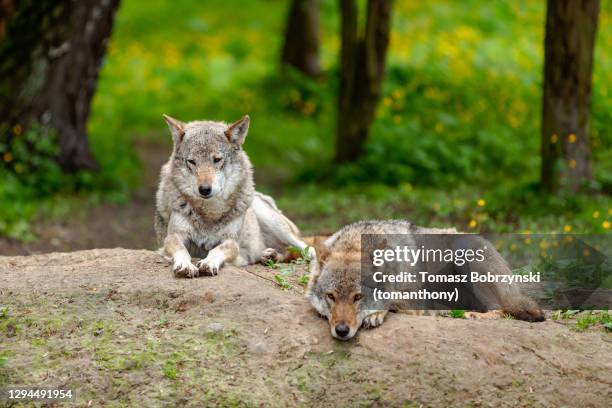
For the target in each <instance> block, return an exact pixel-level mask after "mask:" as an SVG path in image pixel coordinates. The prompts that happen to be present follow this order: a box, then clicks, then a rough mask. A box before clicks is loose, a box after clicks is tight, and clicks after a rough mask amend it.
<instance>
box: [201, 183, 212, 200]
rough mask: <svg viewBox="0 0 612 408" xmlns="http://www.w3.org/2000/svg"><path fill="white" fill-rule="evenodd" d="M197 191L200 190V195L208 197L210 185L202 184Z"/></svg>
mask: <svg viewBox="0 0 612 408" xmlns="http://www.w3.org/2000/svg"><path fill="white" fill-rule="evenodd" d="M198 191H199V192H200V195H201V196H202V197H204V198H208V197H210V193H211V192H212V187H211V186H209V185H208V184H202V185H201V186H200V187H198Z"/></svg>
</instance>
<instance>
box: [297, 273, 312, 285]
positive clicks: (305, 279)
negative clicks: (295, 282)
mask: <svg viewBox="0 0 612 408" xmlns="http://www.w3.org/2000/svg"><path fill="white" fill-rule="evenodd" d="M309 278H310V277H309V276H308V274H304V275H302V276H300V280H299V282H300V285H302V286H306V285H308V279H309Z"/></svg>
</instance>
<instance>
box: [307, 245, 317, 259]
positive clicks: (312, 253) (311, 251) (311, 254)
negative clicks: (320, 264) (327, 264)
mask: <svg viewBox="0 0 612 408" xmlns="http://www.w3.org/2000/svg"><path fill="white" fill-rule="evenodd" d="M316 257H317V252H316V251H315V249H314V248H313V247H311V246H309V247H308V260H309V261H310V260H313V259H315V258H316Z"/></svg>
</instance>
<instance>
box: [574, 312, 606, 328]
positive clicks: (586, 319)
mask: <svg viewBox="0 0 612 408" xmlns="http://www.w3.org/2000/svg"><path fill="white" fill-rule="evenodd" d="M598 324H601V325H603V326H604V328H605V329H606V330H612V314H610V313H609V312H589V314H588V315H587V316H583V317H580V318H579V319H578V320H577V321H576V326H575V330H577V331H585V330H586V329H588V328H589V327H591V326H596V325H598Z"/></svg>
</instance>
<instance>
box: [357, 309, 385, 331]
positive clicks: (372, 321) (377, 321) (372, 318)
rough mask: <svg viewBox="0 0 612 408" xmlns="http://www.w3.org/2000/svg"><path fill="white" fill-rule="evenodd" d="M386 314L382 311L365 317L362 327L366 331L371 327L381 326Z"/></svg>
mask: <svg viewBox="0 0 612 408" xmlns="http://www.w3.org/2000/svg"><path fill="white" fill-rule="evenodd" d="M386 314H387V312H386V311H382V312H376V313H372V314H370V315H367V316H366V317H365V319H363V327H364V328H366V329H370V328H372V327H377V326H380V325H381V324H383V321H384V320H385V315H386Z"/></svg>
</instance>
